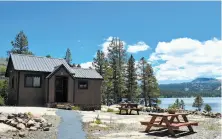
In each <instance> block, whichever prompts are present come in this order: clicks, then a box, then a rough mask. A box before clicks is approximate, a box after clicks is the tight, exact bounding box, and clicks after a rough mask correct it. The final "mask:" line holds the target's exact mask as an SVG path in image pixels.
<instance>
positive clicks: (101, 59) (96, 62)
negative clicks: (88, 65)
mask: <svg viewBox="0 0 222 139" xmlns="http://www.w3.org/2000/svg"><path fill="white" fill-rule="evenodd" d="M92 65H93V66H94V67H95V70H96V71H97V72H98V73H99V74H100V75H101V76H103V74H104V65H105V55H104V53H103V52H102V51H101V50H98V51H97V54H96V58H94V59H93V63H92Z"/></svg>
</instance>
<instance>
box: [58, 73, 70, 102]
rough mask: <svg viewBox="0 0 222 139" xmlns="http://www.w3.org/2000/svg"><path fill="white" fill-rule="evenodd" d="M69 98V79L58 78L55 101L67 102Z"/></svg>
mask: <svg viewBox="0 0 222 139" xmlns="http://www.w3.org/2000/svg"><path fill="white" fill-rule="evenodd" d="M67 98H68V78H67V77H62V76H56V80H55V101H56V102H67Z"/></svg>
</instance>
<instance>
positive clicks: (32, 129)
mask: <svg viewBox="0 0 222 139" xmlns="http://www.w3.org/2000/svg"><path fill="white" fill-rule="evenodd" d="M36 130H37V128H36V127H30V128H29V131H36Z"/></svg>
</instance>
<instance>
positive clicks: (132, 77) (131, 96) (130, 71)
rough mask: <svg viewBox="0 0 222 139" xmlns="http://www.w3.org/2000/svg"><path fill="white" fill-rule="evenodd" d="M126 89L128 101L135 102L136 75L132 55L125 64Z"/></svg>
mask: <svg viewBox="0 0 222 139" xmlns="http://www.w3.org/2000/svg"><path fill="white" fill-rule="evenodd" d="M126 87H127V98H128V101H132V100H135V98H136V97H137V94H136V93H137V74H136V68H135V59H134V58H133V55H131V56H130V58H129V60H128V62H127V70H126Z"/></svg>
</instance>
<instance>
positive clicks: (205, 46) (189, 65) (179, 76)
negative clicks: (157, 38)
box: [149, 38, 222, 81]
mask: <svg viewBox="0 0 222 139" xmlns="http://www.w3.org/2000/svg"><path fill="white" fill-rule="evenodd" d="M221 52H222V41H221V40H217V39H216V38H214V39H212V40H207V41H204V42H200V41H198V40H193V39H190V38H178V39H174V40H172V41H170V42H159V43H158V44H157V47H156V49H155V52H154V53H152V54H151V56H150V58H149V61H150V62H152V63H153V62H159V63H161V64H159V65H157V66H154V70H155V73H156V76H157V79H158V80H159V81H164V80H192V79H194V78H196V77H216V78H221V77H222V66H221V65H222V54H221ZM161 61H162V62H161Z"/></svg>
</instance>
